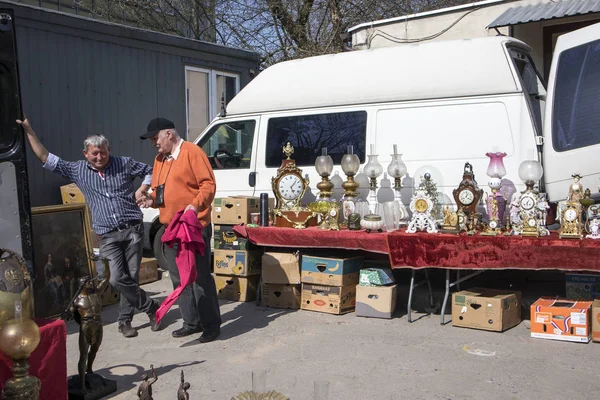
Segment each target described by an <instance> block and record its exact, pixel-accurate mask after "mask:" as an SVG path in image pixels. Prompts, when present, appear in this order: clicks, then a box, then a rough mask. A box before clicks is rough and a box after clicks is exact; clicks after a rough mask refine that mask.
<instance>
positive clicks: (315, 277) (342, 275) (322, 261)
mask: <svg viewBox="0 0 600 400" xmlns="http://www.w3.org/2000/svg"><path fill="white" fill-rule="evenodd" d="M362 265H363V258H362V257H352V258H327V257H316V256H307V255H303V256H302V277H301V280H302V283H314V284H320V285H330V286H347V285H356V284H357V283H358V279H359V273H360V268H361V267H362Z"/></svg>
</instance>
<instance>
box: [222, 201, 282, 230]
mask: <svg viewBox="0 0 600 400" xmlns="http://www.w3.org/2000/svg"><path fill="white" fill-rule="evenodd" d="M274 205H275V198H273V197H270V198H269V210H271V209H273V207H274ZM257 212H260V198H259V197H252V196H231V197H220V198H216V199H215V200H214V201H213V208H212V222H213V223H214V224H226V225H227V224H229V225H237V224H249V223H250V214H251V213H257Z"/></svg>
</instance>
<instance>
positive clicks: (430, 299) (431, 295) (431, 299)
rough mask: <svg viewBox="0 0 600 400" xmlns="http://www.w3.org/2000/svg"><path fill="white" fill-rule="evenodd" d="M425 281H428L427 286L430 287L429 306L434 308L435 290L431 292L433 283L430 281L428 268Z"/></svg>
mask: <svg viewBox="0 0 600 400" xmlns="http://www.w3.org/2000/svg"><path fill="white" fill-rule="evenodd" d="M425 279H427V286H429V306H430V307H432V308H433V290H431V281H430V280H429V274H428V273H427V268H425Z"/></svg>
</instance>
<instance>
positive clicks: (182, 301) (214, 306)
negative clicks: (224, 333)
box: [163, 225, 221, 331]
mask: <svg viewBox="0 0 600 400" xmlns="http://www.w3.org/2000/svg"><path fill="white" fill-rule="evenodd" d="M211 237H212V226H211V225H208V226H207V227H206V228H204V229H203V230H202V238H203V239H204V243H206V249H205V251H204V255H203V256H201V255H199V254H196V272H197V273H198V276H197V278H196V281H195V282H194V283H192V284H191V285H188V286H186V287H185V288H184V289H183V291H182V292H181V294H180V295H179V298H178V299H177V304H178V305H179V311H180V312H181V317H182V318H183V326H184V327H185V328H188V329H195V328H198V327H201V328H202V329H203V330H204V331H210V330H214V329H218V328H219V327H220V326H221V311H220V310H219V299H218V298H217V288H216V286H215V280H214V279H213V277H212V275H211V273H210V270H211V268H210V267H211V266H210V239H211ZM163 249H164V254H165V259H166V261H167V269H168V270H169V276H170V277H171V282H172V283H173V289H175V288H176V287H177V286H179V283H180V282H181V279H180V277H179V270H178V269H177V263H176V261H175V259H176V257H177V249H178V245H177V244H175V245H174V246H173V247H169V246H167V245H165V244H164V243H163Z"/></svg>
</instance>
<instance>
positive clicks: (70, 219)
mask: <svg viewBox="0 0 600 400" xmlns="http://www.w3.org/2000/svg"><path fill="white" fill-rule="evenodd" d="M31 225H32V233H33V235H32V242H33V243H32V244H33V259H34V263H35V265H34V282H33V289H34V295H33V297H34V302H35V316H36V318H55V317H57V316H60V314H61V313H62V312H63V311H65V309H66V308H67V307H68V305H69V303H70V301H71V299H72V298H73V296H74V295H75V294H76V292H77V289H78V287H79V282H78V281H79V278H81V277H83V276H87V275H89V276H91V277H95V276H96V274H97V272H96V265H95V263H94V261H92V260H91V259H90V254H93V247H92V228H91V221H90V213H89V211H88V210H87V205H86V204H85V203H71V204H60V205H53V206H43V207H32V208H31Z"/></svg>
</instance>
